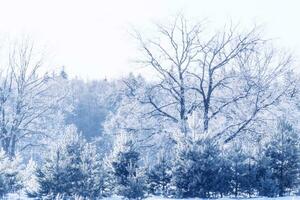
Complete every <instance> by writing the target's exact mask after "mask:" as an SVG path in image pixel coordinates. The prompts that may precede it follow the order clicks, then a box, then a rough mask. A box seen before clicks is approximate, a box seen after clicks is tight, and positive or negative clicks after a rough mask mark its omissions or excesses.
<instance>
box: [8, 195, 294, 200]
mask: <svg viewBox="0 0 300 200" xmlns="http://www.w3.org/2000/svg"><path fill="white" fill-rule="evenodd" d="M6 199H7V200H32V199H30V198H27V197H26V196H24V195H20V194H9V195H8V196H7V198H6ZM6 199H5V200H6ZM103 200H123V199H122V197H109V198H104V199H103ZM145 200H180V199H173V198H162V197H148V198H146V199H145ZM181 200H200V198H189V199H181ZM219 200H237V199H235V198H222V199H219ZM245 200H246V199H245ZM247 200H248V199H247ZM251 200H300V196H290V197H277V198H267V197H263V198H251Z"/></svg>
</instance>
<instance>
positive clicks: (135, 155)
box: [112, 141, 144, 199]
mask: <svg viewBox="0 0 300 200" xmlns="http://www.w3.org/2000/svg"><path fill="white" fill-rule="evenodd" d="M139 160H140V154H139V152H137V151H136V150H134V148H133V144H132V141H127V142H126V143H125V144H124V145H123V148H122V150H121V151H119V152H118V153H117V155H116V158H115V160H114V161H113V162H112V166H113V170H114V172H113V173H114V177H115V179H116V183H117V185H118V186H119V187H118V189H117V190H118V191H117V192H118V194H120V195H122V196H124V197H125V198H128V199H139V198H142V197H143V196H144V183H143V181H144V180H143V179H142V175H141V174H140V172H141V171H140V169H139V168H140V166H139V163H138V162H139Z"/></svg>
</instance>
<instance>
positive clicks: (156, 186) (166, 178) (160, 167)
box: [146, 156, 172, 197]
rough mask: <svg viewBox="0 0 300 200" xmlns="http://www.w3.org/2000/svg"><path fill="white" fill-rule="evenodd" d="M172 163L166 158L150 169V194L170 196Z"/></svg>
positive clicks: (148, 183)
mask: <svg viewBox="0 0 300 200" xmlns="http://www.w3.org/2000/svg"><path fill="white" fill-rule="evenodd" d="M171 170H172V169H171V166H170V163H169V162H168V161H167V160H166V158H165V157H164V156H162V157H161V158H160V159H159V162H158V163H157V164H156V165H154V166H153V167H152V168H150V169H149V171H148V172H147V174H146V176H147V186H148V192H149V193H150V194H154V195H163V196H164V197H166V196H167V195H168V189H169V187H170V182H171V178H172V171H171Z"/></svg>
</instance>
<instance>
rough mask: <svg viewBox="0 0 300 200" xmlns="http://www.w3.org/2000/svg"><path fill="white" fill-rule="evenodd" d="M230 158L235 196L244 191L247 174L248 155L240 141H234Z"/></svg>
mask: <svg viewBox="0 0 300 200" xmlns="http://www.w3.org/2000/svg"><path fill="white" fill-rule="evenodd" d="M228 158H229V160H230V162H231V168H232V183H231V184H232V190H233V194H234V196H235V197H237V196H238V195H239V194H240V193H242V192H243V185H244V184H245V175H246V174H247V164H246V161H247V156H246V154H245V152H244V150H243V149H242V145H241V144H240V143H233V144H232V146H231V147H230V150H229V155H228Z"/></svg>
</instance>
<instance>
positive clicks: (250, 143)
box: [0, 16, 300, 199]
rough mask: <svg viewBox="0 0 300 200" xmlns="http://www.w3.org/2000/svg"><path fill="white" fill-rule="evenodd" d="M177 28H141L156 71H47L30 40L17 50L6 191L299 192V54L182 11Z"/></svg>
mask: <svg viewBox="0 0 300 200" xmlns="http://www.w3.org/2000/svg"><path fill="white" fill-rule="evenodd" d="M169 25H170V26H169ZM169 25H166V26H164V25H159V26H158V27H157V28H158V30H159V31H157V32H156V33H157V34H158V35H157V37H153V38H149V39H146V38H144V35H143V34H137V39H138V41H139V43H140V45H141V46H140V47H141V49H140V50H141V51H140V53H142V54H143V55H141V56H140V57H139V59H140V60H139V61H140V62H139V63H140V64H142V65H143V66H146V67H148V68H149V69H150V70H152V72H153V74H154V75H155V76H154V77H151V78H149V77H146V75H145V74H143V75H134V74H129V75H128V76H125V77H124V78H121V79H117V80H107V79H105V80H94V81H84V80H81V79H79V78H75V79H70V78H69V76H68V74H67V72H65V71H64V70H62V71H61V72H60V73H57V72H56V73H55V72H45V71H44V69H43V68H41V66H42V59H41V57H39V56H38V55H36V54H35V53H34V51H33V50H34V48H33V47H32V46H31V44H30V43H27V41H26V42H25V41H24V42H23V43H22V42H21V44H20V46H18V45H16V46H14V48H12V49H13V51H12V52H10V54H9V57H8V58H9V59H8V60H9V62H7V63H4V65H3V66H5V67H4V70H3V71H1V73H0V129H1V131H0V145H1V147H2V149H3V151H1V152H0V161H1V162H0V194H1V195H2V196H3V195H5V194H6V193H9V192H15V191H17V190H19V191H18V192H20V194H22V193H28V194H29V196H33V197H37V198H39V199H98V198H102V197H109V196H115V195H118V196H121V198H126V199H142V198H147V197H149V196H152V195H154V196H157V195H158V196H163V197H168V198H186V197H187V198H196V197H198V198H199V197H200V198H219V197H227V196H228V197H249V198H250V197H257V196H270V197H277V196H284V195H294V194H296V193H297V192H298V193H299V186H300V170H299V168H300V158H299V156H300V153H299V149H300V143H299V139H300V136H299V132H300V126H299V124H300V120H299V119H300V110H299V109H300V105H299V100H300V92H299V84H300V81H299V79H298V73H295V72H293V68H292V66H293V65H292V63H293V62H292V60H293V59H291V55H289V54H288V53H283V52H282V51H277V50H276V49H275V48H274V47H273V46H272V44H271V43H270V41H266V40H265V39H263V38H262V37H261V35H260V34H259V32H258V31H257V30H256V29H253V30H249V31H239V30H238V28H233V27H230V28H225V29H222V30H219V31H217V32H216V33H215V34H213V35H211V33H212V32H211V31H210V30H208V31H207V32H206V27H205V26H203V24H201V23H195V24H190V23H189V22H188V21H187V20H186V19H184V18H183V17H181V16H179V17H178V18H177V19H176V20H175V22H174V23H172V24H169ZM0 58H6V57H0ZM1 60H2V59H0V62H1ZM75 127H76V128H75ZM20 155H21V156H22V159H21V156H20ZM153 198H155V197H153Z"/></svg>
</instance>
